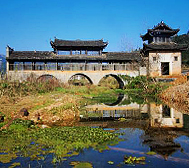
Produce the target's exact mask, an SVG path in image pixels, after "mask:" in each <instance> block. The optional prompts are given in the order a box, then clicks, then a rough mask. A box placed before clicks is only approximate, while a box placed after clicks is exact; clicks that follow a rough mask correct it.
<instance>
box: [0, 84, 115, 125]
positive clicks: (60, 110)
mask: <svg viewBox="0 0 189 168" xmlns="http://www.w3.org/2000/svg"><path fill="white" fill-rule="evenodd" d="M0 93H1V94H0V104H1V106H0V115H1V116H4V118H5V122H4V123H7V122H8V121H10V120H12V119H14V118H16V116H19V114H20V110H21V109H23V108H24V109H27V111H28V112H29V115H28V116H25V117H23V116H21V117H19V118H22V119H27V120H33V121H34V122H35V123H40V124H45V125H50V126H51V125H56V124H57V123H60V122H61V125H73V123H74V122H75V121H77V120H78V119H79V115H80V113H81V112H82V110H83V109H82V108H83V106H84V105H86V104H87V102H88V101H90V100H91V99H92V98H93V97H101V96H106V95H111V94H113V95H114V94H117V93H116V92H115V90H113V89H109V88H106V87H97V86H93V85H87V86H73V85H70V86H69V85H64V84H61V83H55V82H53V81H48V82H37V81H35V82H33V81H29V82H24V83H19V82H14V83H11V82H8V81H2V82H1V83H0ZM107 97H108V96H107Z"/></svg>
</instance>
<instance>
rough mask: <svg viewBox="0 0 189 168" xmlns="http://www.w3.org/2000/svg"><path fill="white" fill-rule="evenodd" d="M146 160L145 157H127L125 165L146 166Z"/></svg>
mask: <svg viewBox="0 0 189 168" xmlns="http://www.w3.org/2000/svg"><path fill="white" fill-rule="evenodd" d="M145 160H146V158H145V157H138V158H137V157H133V156H127V155H125V156H124V163H125V164H130V165H133V164H145Z"/></svg>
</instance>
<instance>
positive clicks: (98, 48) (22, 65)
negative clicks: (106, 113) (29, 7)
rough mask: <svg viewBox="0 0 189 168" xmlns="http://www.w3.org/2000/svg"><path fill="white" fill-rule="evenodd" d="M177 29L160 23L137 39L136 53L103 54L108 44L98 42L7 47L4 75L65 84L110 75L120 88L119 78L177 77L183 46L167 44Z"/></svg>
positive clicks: (58, 42)
mask: <svg viewBox="0 0 189 168" xmlns="http://www.w3.org/2000/svg"><path fill="white" fill-rule="evenodd" d="M178 31H179V29H172V28H170V27H169V26H167V25H166V24H165V23H163V22H161V23H159V24H158V25H157V26H155V27H154V28H153V29H148V32H147V33H146V34H145V35H143V36H141V37H142V39H143V41H146V40H148V44H144V46H143V49H142V50H141V51H136V52H130V53H127V52H104V51H103V49H104V48H105V47H106V46H107V45H108V42H105V41H103V40H102V39H101V40H91V41H90V40H89V41H83V40H61V39H57V38H55V39H54V41H50V44H51V46H52V48H53V51H14V50H13V49H12V48H10V47H9V46H7V54H6V59H7V73H8V76H9V77H10V78H11V79H12V80H18V79H19V80H26V79H27V77H28V76H29V75H30V74H31V73H34V74H35V75H36V77H41V76H53V77H55V78H57V79H59V80H61V81H62V82H68V81H69V79H70V78H72V77H73V76H74V75H82V76H84V77H86V78H87V79H88V80H89V82H90V83H93V84H96V85H97V84H98V83H99V81H100V80H101V79H102V78H103V77H104V76H108V75H111V76H113V77H114V78H115V79H116V80H117V81H118V83H119V84H120V88H121V87H123V85H124V82H123V81H122V79H121V78H120V75H129V76H138V75H151V76H161V75H178V74H181V51H182V50H184V49H186V48H187V46H186V45H178V44H176V43H173V42H171V37H172V36H174V35H175V34H177V32H178Z"/></svg>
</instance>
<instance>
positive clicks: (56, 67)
mask: <svg viewBox="0 0 189 168" xmlns="http://www.w3.org/2000/svg"><path fill="white" fill-rule="evenodd" d="M56 70H58V61H56Z"/></svg>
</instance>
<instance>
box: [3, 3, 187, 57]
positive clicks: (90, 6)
mask: <svg viewBox="0 0 189 168" xmlns="http://www.w3.org/2000/svg"><path fill="white" fill-rule="evenodd" d="M162 20H163V21H164V22H165V23H166V24H168V25H169V26H170V27H172V28H180V32H179V34H184V33H187V31H188V30H189V0H158V1H153V0H0V21H1V22H0V23H1V28H0V53H3V54H5V48H6V45H9V46H10V47H12V48H14V49H15V50H17V51H19V50H21V51H26V50H31V51H33V50H44V51H49V50H52V48H51V46H50V39H52V40H53V39H54V37H56V38H59V39H65V40H75V39H80V40H96V39H102V38H103V39H104V41H108V42H109V45H108V47H107V48H106V49H105V51H121V50H122V47H123V46H122V45H123V43H124V45H127V47H128V48H129V49H131V48H133V49H135V48H139V47H142V40H141V38H140V34H145V33H146V31H147V29H148V28H152V27H153V26H154V25H157V24H158V23H159V22H161V21H162Z"/></svg>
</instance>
